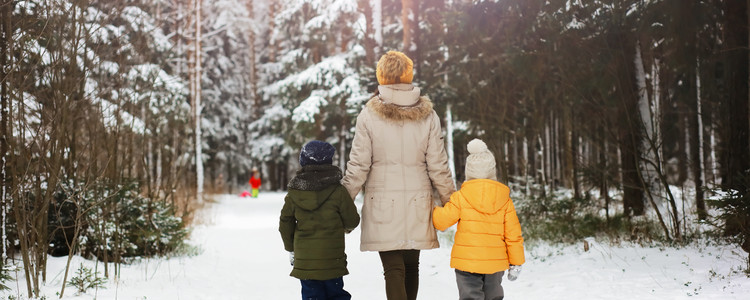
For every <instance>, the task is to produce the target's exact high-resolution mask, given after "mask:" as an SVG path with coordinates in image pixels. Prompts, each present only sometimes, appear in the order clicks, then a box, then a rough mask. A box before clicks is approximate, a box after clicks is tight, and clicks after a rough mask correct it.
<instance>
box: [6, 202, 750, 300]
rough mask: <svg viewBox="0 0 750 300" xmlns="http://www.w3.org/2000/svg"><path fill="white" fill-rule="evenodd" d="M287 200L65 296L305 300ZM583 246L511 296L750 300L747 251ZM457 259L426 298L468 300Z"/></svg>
mask: <svg viewBox="0 0 750 300" xmlns="http://www.w3.org/2000/svg"><path fill="white" fill-rule="evenodd" d="M283 197H284V194H283V193H261V196H260V198H259V199H249V198H239V197H235V196H221V197H219V198H218V202H217V203H215V204H212V205H211V206H210V207H209V208H208V209H206V210H205V211H204V212H203V215H204V216H203V219H204V223H205V224H206V225H200V226H198V227H197V228H196V229H195V230H194V231H193V235H192V238H191V243H192V244H195V245H199V247H200V248H201V252H200V254H198V255H196V256H191V257H178V258H171V259H156V260H148V261H146V260H144V261H141V262H139V263H136V264H132V265H125V266H123V267H122V277H121V279H120V280H118V281H117V282H110V283H108V284H107V288H106V289H100V290H98V291H93V290H92V291H89V292H88V293H87V294H84V295H74V292H75V291H74V290H73V289H72V288H68V289H67V290H66V293H65V294H66V297H65V298H64V299H94V298H95V297H96V299H264V300H265V299H300V296H299V281H298V280H296V279H294V278H292V277H289V276H288V274H289V271H290V268H291V267H290V266H289V262H288V257H287V253H286V252H285V251H284V250H283V246H282V243H281V238H280V237H279V234H278V231H277V226H278V213H279V211H280V209H281V205H282V203H283ZM358 204H359V203H358ZM442 242H443V241H442V240H441V243H442ZM581 248H582V247H578V246H567V247H562V246H549V245H540V246H536V247H533V248H532V249H527V263H526V264H525V265H524V269H523V272H522V273H521V276H520V278H519V280H518V281H515V282H508V281H505V282H504V283H503V286H504V288H505V293H506V298H507V299H695V298H697V299H750V279H748V278H747V277H746V276H745V275H743V274H741V273H739V274H738V273H737V271H736V270H738V269H739V268H738V266H740V265H741V264H742V262H741V256H742V255H744V253H743V252H742V251H741V250H740V249H739V248H737V247H729V246H719V247H716V246H709V247H704V249H703V250H700V249H698V248H696V247H694V246H691V247H687V248H682V249H674V248H667V249H659V248H639V247H636V248H634V247H627V248H623V247H609V246H603V245H599V244H596V243H594V245H593V246H592V249H591V250H590V251H588V252H583V249H581ZM347 254H348V256H349V271H350V273H351V274H350V275H348V276H346V277H344V283H345V288H346V289H347V290H348V291H349V292H350V293H351V294H352V295H353V298H354V299H385V293H384V287H383V285H384V283H383V279H382V267H381V265H380V260H379V259H378V255H377V254H376V253H374V252H360V251H359V229H356V230H355V231H354V232H352V233H351V234H349V235H348V236H347ZM449 259H450V247H449V246H447V245H444V246H443V248H440V249H435V250H429V251H423V252H422V256H421V266H420V267H421V268H420V289H419V299H457V298H458V296H457V295H458V292H457V290H456V285H455V281H454V275H453V274H454V273H453V270H452V269H450V267H449V265H448V263H449ZM80 263H84V264H87V265H90V266H92V267H93V265H94V262H92V261H86V260H83V259H81V258H79V257H76V258H75V261H74V262H73V264H72V266H78V265H79V264H80ZM64 264H65V259H64V258H50V261H49V267H48V270H49V275H48V276H49V278H48V282H47V284H46V285H45V286H44V287H43V290H42V291H43V295H46V296H47V299H55V298H57V297H56V296H55V293H56V292H59V289H60V280H61V278H62V271H61V270H62V269H63V267H64ZM76 268H77V267H74V268H72V269H73V270H72V271H75V269H76ZM101 268H102V266H101V264H99V269H100V270H101ZM19 276H22V275H21V274H20V273H19ZM19 279H20V280H19V281H18V285H17V286H13V288H14V291H12V293H6V294H8V295H11V294H12V295H16V296H18V295H19V294H18V293H17V290H18V289H20V290H21V291H25V290H26V288H25V286H24V283H25V280H23V278H22V277H19ZM11 285H15V283H11ZM0 294H2V293H0ZM21 296H23V293H22V294H21ZM0 298H2V299H6V295H3V297H0Z"/></svg>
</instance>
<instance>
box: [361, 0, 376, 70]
mask: <svg viewBox="0 0 750 300" xmlns="http://www.w3.org/2000/svg"><path fill="white" fill-rule="evenodd" d="M357 4H358V5H359V11H360V12H362V14H363V15H364V16H365V36H364V46H365V61H366V64H367V65H368V66H369V65H374V64H375V39H374V37H373V35H374V34H375V33H374V32H375V28H374V25H375V23H374V20H373V15H372V3H371V1H370V0H359V1H357Z"/></svg>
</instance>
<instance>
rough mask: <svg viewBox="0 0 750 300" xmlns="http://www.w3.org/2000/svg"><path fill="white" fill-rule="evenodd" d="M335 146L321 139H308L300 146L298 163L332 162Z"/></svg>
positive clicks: (322, 163) (316, 163)
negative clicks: (308, 140)
mask: <svg viewBox="0 0 750 300" xmlns="http://www.w3.org/2000/svg"><path fill="white" fill-rule="evenodd" d="M335 152H336V148H334V147H333V146H331V144H329V143H326V142H321V141H310V142H308V143H307V144H305V145H304V146H302V151H301V152H300V154H299V165H300V166H303V167H304V166H306V165H325V164H328V165H330V164H332V163H333V153H335Z"/></svg>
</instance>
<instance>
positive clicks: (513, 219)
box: [505, 200, 526, 266]
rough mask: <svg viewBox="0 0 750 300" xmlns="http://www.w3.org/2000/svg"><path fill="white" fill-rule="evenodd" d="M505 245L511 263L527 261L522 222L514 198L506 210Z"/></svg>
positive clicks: (517, 264)
mask: <svg viewBox="0 0 750 300" xmlns="http://www.w3.org/2000/svg"><path fill="white" fill-rule="evenodd" d="M505 247H506V249H507V250H508V262H509V263H510V264H511V265H516V266H520V265H522V264H523V263H524V262H526V258H525V256H524V253H523V235H522V233H521V223H520V222H519V221H518V216H517V215H516V208H515V206H514V205H513V200H509V201H508V208H507V209H506V211H505Z"/></svg>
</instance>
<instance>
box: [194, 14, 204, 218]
mask: <svg viewBox="0 0 750 300" xmlns="http://www.w3.org/2000/svg"><path fill="white" fill-rule="evenodd" d="M202 3H203V1H201V0H196V1H195V19H196V22H195V178H196V192H195V196H196V201H198V203H201V202H203V141H202V139H201V135H202V134H201V110H202V106H201V78H202V70H201V51H202V50H201V31H202V30H201V27H202V24H201V6H202Z"/></svg>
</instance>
